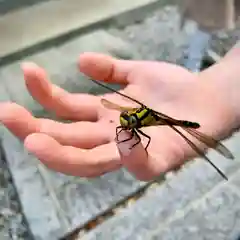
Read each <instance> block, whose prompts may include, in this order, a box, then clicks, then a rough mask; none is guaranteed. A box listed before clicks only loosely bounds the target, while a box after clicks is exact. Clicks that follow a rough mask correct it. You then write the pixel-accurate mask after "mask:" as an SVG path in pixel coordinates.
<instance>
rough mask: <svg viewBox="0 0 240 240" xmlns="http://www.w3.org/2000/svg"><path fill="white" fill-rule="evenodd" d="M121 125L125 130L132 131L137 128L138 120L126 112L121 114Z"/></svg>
mask: <svg viewBox="0 0 240 240" xmlns="http://www.w3.org/2000/svg"><path fill="white" fill-rule="evenodd" d="M120 124H121V126H122V127H123V128H125V129H132V128H135V127H137V125H138V119H137V118H136V116H134V115H133V114H131V113H129V112H127V111H125V112H122V113H121V114H120Z"/></svg>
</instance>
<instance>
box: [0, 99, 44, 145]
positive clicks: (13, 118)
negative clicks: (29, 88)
mask: <svg viewBox="0 0 240 240" xmlns="http://www.w3.org/2000/svg"><path fill="white" fill-rule="evenodd" d="M0 109H1V110H0V122H1V123H2V124H4V125H5V126H6V127H7V128H8V129H9V130H10V131H11V132H12V133H13V134H14V135H16V136H17V137H18V138H19V139H21V140H23V139H24V138H25V137H26V136H27V135H28V134H30V133H34V132H38V131H39V130H40V125H39V121H38V119H36V118H35V117H33V116H32V115H31V113H30V112H28V111H27V110H26V109H25V108H24V107H22V106H19V105H18V104H16V103H11V102H5V103H0Z"/></svg>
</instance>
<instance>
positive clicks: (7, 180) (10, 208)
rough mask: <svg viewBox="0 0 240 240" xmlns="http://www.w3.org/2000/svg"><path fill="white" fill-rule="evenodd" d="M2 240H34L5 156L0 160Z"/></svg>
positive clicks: (0, 228) (0, 231)
mask: <svg viewBox="0 0 240 240" xmlns="http://www.w3.org/2000/svg"><path fill="white" fill-rule="evenodd" d="M0 239H1V240H7V239H13V240H15V239H18V240H21V239H24V240H31V239H32V238H31V235H30V234H29V231H28V226H27V223H26V222H25V219H24V216H23V214H22V211H21V206H20V203H19V199H18V195H17V192H16V189H15V187H14V183H13V181H12V177H11V174H10V172H9V170H8V167H7V164H6V161H5V159H4V155H3V154H1V158H0Z"/></svg>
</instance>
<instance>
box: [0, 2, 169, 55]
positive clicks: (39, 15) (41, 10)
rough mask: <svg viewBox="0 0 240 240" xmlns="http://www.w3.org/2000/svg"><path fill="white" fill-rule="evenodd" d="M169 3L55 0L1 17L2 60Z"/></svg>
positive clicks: (131, 17)
mask: <svg viewBox="0 0 240 240" xmlns="http://www.w3.org/2000/svg"><path fill="white" fill-rule="evenodd" d="M166 2H169V1H166V0H160V1H159V0H133V1H130V2H123V1H121V0H111V1H107V0H104V1H98V0H90V1H89V0H81V1H78V0H56V1H46V2H41V3H39V4H35V5H33V6H30V7H26V8H22V9H19V10H16V11H13V12H9V13H8V14H5V15H2V16H0V32H1V39H0V59H1V58H3V57H6V56H8V55H11V54H13V53H15V52H19V51H21V50H24V49H27V48H29V47H31V46H33V45H36V44H38V43H42V42H44V41H47V40H50V39H54V38H56V37H59V36H64V35H66V34H70V33H73V32H74V31H78V32H82V31H83V30H84V29H85V30H86V28H88V27H89V26H92V25H96V24H97V25H99V24H101V23H103V22H106V21H107V20H108V21H109V20H111V19H113V18H114V17H117V16H118V17H120V18H119V20H120V19H122V20H123V19H124V21H125V22H126V19H128V20H130V21H132V20H133V19H134V17H133V16H134V11H135V18H141V17H143V15H144V14H145V13H146V12H147V11H146V10H147V9H150V8H151V9H154V8H156V7H159V6H160V5H162V4H166ZM121 15H122V17H121ZM129 15H130V17H129ZM131 15H132V16H131ZM114 21H115V20H114ZM68 37H69V36H68ZM68 37H67V38H68Z"/></svg>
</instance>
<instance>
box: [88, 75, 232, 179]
mask: <svg viewBox="0 0 240 240" xmlns="http://www.w3.org/2000/svg"><path fill="white" fill-rule="evenodd" d="M91 80H92V81H93V82H95V83H96V84H98V85H100V86H101V87H103V88H105V89H107V90H110V91H112V92H115V93H116V94H118V95H120V96H122V97H124V98H126V99H129V100H131V101H133V102H135V103H137V104H138V105H139V107H127V106H120V105H118V104H116V103H113V102H111V101H109V100H107V99H105V98H102V99H101V104H102V105H103V106H104V107H105V108H107V109H110V110H116V111H119V112H120V125H119V126H117V127H116V140H117V142H118V143H120V142H126V141H129V140H131V139H132V138H133V137H134V136H136V138H137V141H136V143H134V144H133V145H132V146H131V148H133V147H135V146H136V145H137V144H139V143H140V142H141V138H140V135H142V136H144V137H146V138H147V139H148V143H147V145H146V147H145V150H146V151H147V148H148V146H149V144H150V142H151V137H150V136H149V135H147V134H146V133H144V132H143V131H142V128H144V127H149V126H161V125H165V126H168V127H170V128H171V129H172V130H173V131H175V132H176V133H178V134H179V135H180V136H181V137H182V138H183V139H184V140H185V141H186V142H187V143H188V144H189V146H190V147H191V148H192V149H193V150H194V151H195V152H196V153H197V154H198V155H199V156H201V157H202V158H204V159H205V160H206V161H207V162H208V163H209V164H210V165H211V166H212V167H213V168H214V169H215V170H216V171H217V172H218V173H219V174H220V175H221V176H222V177H223V178H224V179H225V180H228V178H227V176H226V175H225V174H224V173H223V172H222V171H221V170H220V169H219V168H218V167H217V166H216V165H215V164H214V163H213V162H212V161H211V160H210V159H209V158H208V157H207V156H206V154H205V153H204V152H203V150H201V149H200V148H199V147H197V145H196V144H195V143H193V142H192V141H191V140H190V139H189V138H188V137H187V136H186V135H185V134H183V133H182V132H181V131H180V130H179V129H178V128H177V127H180V128H181V129H182V130H184V131H185V132H187V133H188V134H190V135H191V136H193V137H194V138H196V139H197V140H198V141H200V142H201V143H203V144H205V145H206V146H207V147H208V148H212V149H215V150H216V151H217V152H218V153H220V154H221V155H223V156H224V157H225V158H228V159H234V156H233V154H232V153H231V152H230V151H229V150H228V149H227V147H225V146H224V145H223V144H222V143H221V142H220V141H218V140H215V139H213V138H212V137H210V136H208V135H206V134H204V133H202V132H200V131H198V130H196V129H198V128H200V124H199V123H197V122H191V121H187V120H178V119H175V118H172V117H170V116H168V115H166V114H163V113H161V112H158V111H155V110H153V109H151V108H149V107H147V106H146V105H145V104H143V103H142V102H140V101H138V100H136V99H134V98H132V97H130V96H127V95H125V94H123V93H121V92H118V91H116V90H114V89H113V88H111V87H109V86H106V85H105V84H103V83H100V82H99V81H96V80H93V79H91ZM123 130H126V131H130V133H131V134H130V137H129V138H126V139H124V140H122V141H119V139H118V136H119V134H120V132H121V131H123Z"/></svg>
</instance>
